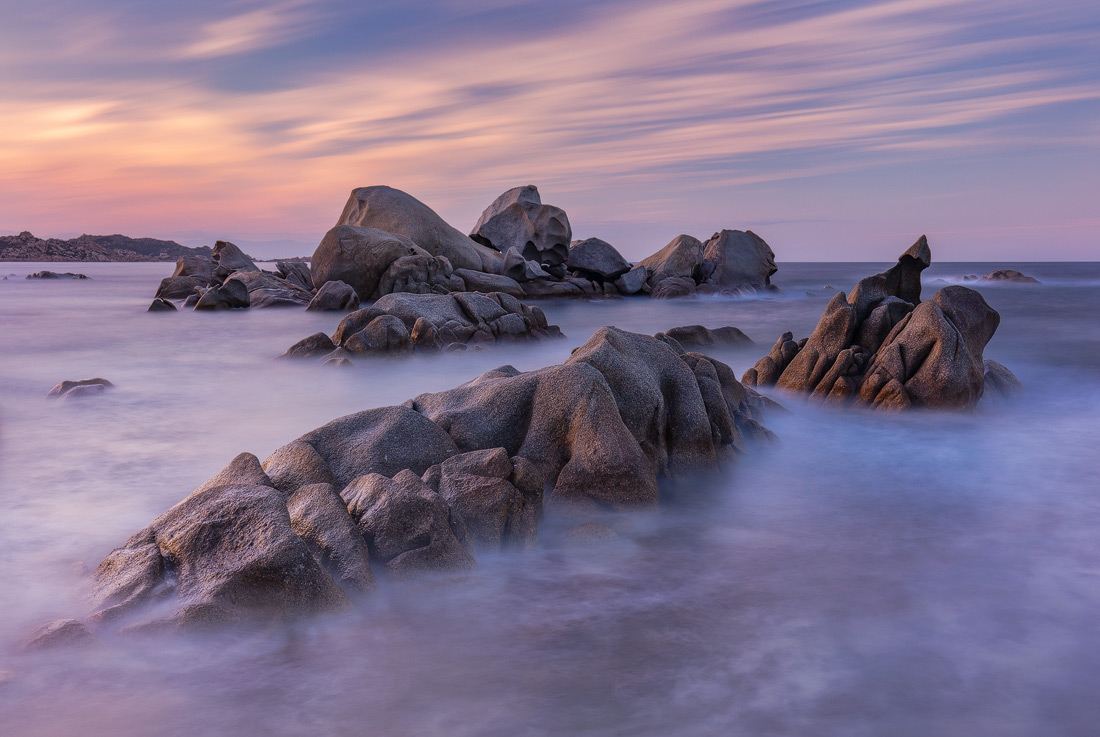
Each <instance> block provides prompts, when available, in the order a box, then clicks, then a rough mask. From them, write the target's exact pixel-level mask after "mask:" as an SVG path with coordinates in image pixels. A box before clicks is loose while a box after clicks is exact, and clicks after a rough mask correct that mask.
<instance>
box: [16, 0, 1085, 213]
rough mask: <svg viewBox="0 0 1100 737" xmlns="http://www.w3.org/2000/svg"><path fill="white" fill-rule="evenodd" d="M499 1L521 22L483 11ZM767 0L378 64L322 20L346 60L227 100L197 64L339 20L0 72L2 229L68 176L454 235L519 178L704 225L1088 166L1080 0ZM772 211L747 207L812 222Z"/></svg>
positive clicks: (202, 23)
mask: <svg viewBox="0 0 1100 737" xmlns="http://www.w3.org/2000/svg"><path fill="white" fill-rule="evenodd" d="M502 6H507V9H508V10H509V12H519V10H522V8H523V6H522V4H519V3H503V4H502V3H493V4H491V7H490V9H489V10H488V11H486V10H484V9H482V10H480V11H478V12H482V13H484V12H492V11H493V9H500V8H501V7H502ZM784 7H786V8H787V9H788V12H783V13H778V14H765V15H763V16H761V14H760V13H759V7H758V5H757V4H755V3H747V2H729V1H722V0H690V1H688V0H686V1H685V2H679V3H666V2H656V1H655V0H649V1H647V2H637V3H631V4H629V5H625V6H623V5H619V6H615V5H612V6H608V7H607V8H606V9H604V10H602V11H591V12H589V13H588V14H586V15H585V16H584V22H583V23H560V24H557V25H555V26H553V27H549V28H546V29H540V28H538V27H530V28H526V27H523V26H522V25H520V24H516V28H517V29H519V31H518V32H515V33H511V34H496V35H493V36H491V37H487V38H475V37H471V36H469V35H462V36H458V37H454V38H447V37H446V35H445V34H444V36H443V40H441V41H438V42H436V41H433V42H431V43H421V44H417V43H410V44H407V45H399V46H398V47H397V48H389V47H387V49H386V51H385V53H373V52H372V51H371V49H372V39H377V38H379V37H380V34H382V33H383V32H384V29H366V30H363V29H350V28H349V29H346V30H345V29H338V31H337V30H332V29H330V31H329V32H331V33H339V34H343V35H348V34H358V35H357V36H356V37H357V38H359V37H361V38H362V45H363V53H364V54H365V56H364V57H362V58H359V57H357V56H356V53H355V52H354V50H352V51H348V49H347V48H346V47H344V48H343V49H342V50H341V51H340V53H339V54H336V53H335V52H333V54H334V55H333V56H332V57H331V59H330V63H325V58H326V57H325V56H324V55H325V53H326V44H325V43H324V42H323V41H318V42H316V43H313V42H311V43H310V44H309V45H310V46H312V47H314V50H313V51H310V52H308V53H309V54H310V56H308V57H303V58H302V59H301V62H302V65H303V66H305V67H308V68H309V69H311V70H313V71H311V72H310V73H309V74H302V75H300V76H298V77H295V78H293V79H292V80H288V81H287V83H286V84H283V85H279V86H275V87H274V88H266V87H265V88H263V89H262V90H261V89H257V90H254V91H245V92H239V91H233V92H227V91H225V90H223V89H222V88H220V87H219V86H217V85H212V84H209V83H208V80H207V78H206V77H205V76H204V75H203V74H200V73H199V71H198V70H197V69H195V68H192V66H190V65H192V64H207V63H211V60H214V62H217V61H218V60H229V59H233V58H237V57H242V56H247V55H249V54H256V53H265V52H270V53H280V49H281V48H287V47H288V46H287V45H288V44H294V42H295V41H296V40H298V39H301V38H303V37H304V36H307V35H309V34H316V33H320V32H321V31H319V30H318V29H319V28H320V26H321V25H323V22H329V21H331V19H333V18H336V19H337V20H338V19H339V13H338V12H336V11H335V10H334V9H333V8H331V7H324V6H323V4H320V3H304V2H290V3H278V4H272V5H265V6H262V7H260V6H255V5H253V6H240V7H238V8H236V12H234V13H233V14H231V15H228V16H218V17H216V18H208V17H203V18H200V19H192V21H191V23H190V25H189V26H188V28H189V29H190V30H189V31H188V32H187V33H184V34H182V38H184V39H185V41H184V43H183V45H182V46H178V45H177V46H176V47H175V50H174V51H170V52H168V54H167V55H168V56H169V57H173V58H175V59H176V60H177V61H176V63H175V64H168V65H167V66H161V67H156V65H157V64H161V63H163V59H164V57H165V52H164V51H159V52H155V51H153V50H149V51H148V52H147V53H148V54H149V58H150V63H151V64H152V65H153V66H154V67H156V68H155V69H154V70H153V71H150V72H148V73H143V72H142V71H140V70H137V69H135V70H134V73H133V74H132V76H125V75H118V74H115V75H113V76H112V75H105V76H103V77H102V78H98V79H95V80H93V81H92V82H91V83H88V82H85V81H82V83H81V84H74V83H73V82H72V81H70V80H66V79H64V78H56V79H52V80H43V79H35V80H33V82H31V81H28V82H26V83H20V81H19V80H10V79H9V80H8V81H7V82H3V81H0V119H2V120H4V121H5V122H4V124H3V126H0V171H3V172H4V173H3V174H0V195H4V196H5V197H6V198H7V199H8V200H9V201H18V202H19V203H20V209H19V210H11V211H9V212H5V211H4V210H0V215H2V216H3V221H2V222H0V226H8V227H24V225H23V222H20V223H16V222H14V219H15V217H14V216H15V215H16V214H26V213H31V214H32V215H31V218H32V219H33V218H34V217H36V215H34V213H42V214H41V215H37V216H38V217H44V213H45V211H46V210H47V209H48V208H47V207H45V206H42V205H36V204H35V203H36V202H50V201H51V194H50V193H51V192H56V191H57V189H58V187H59V186H60V184H61V183H67V184H73V183H76V184H77V185H78V186H79V185H84V186H83V187H82V188H81V189H79V191H78V192H77V193H76V194H73V195H70V196H72V197H74V203H79V204H78V205H77V204H74V207H73V209H72V212H73V213H76V212H84V213H96V214H95V215H94V217H107V216H109V217H114V218H116V222H117V221H118V220H124V219H125V218H137V219H138V221H139V222H142V223H150V224H151V223H154V222H159V223H161V224H162V228H161V232H163V229H164V227H169V228H170V227H183V226H184V224H185V223H186V226H187V227H188V228H193V227H194V223H195V222H196V220H199V221H202V222H206V223H209V224H210V225H209V227H212V228H213V227H222V226H230V225H236V226H239V227H241V228H244V229H249V230H253V231H255V230H257V229H258V228H259V227H260V226H262V225H263V224H267V225H268V226H269V227H271V229H272V230H276V229H278V228H285V229H287V230H292V231H296V232H297V231H302V230H307V229H310V228H312V227H316V228H317V229H318V231H320V230H323V229H324V227H325V226H326V225H327V224H328V223H329V222H330V221H331V220H332V219H333V218H335V215H336V213H337V212H338V210H339V207H340V204H341V201H342V197H343V195H344V194H345V193H346V191H347V190H349V189H350V188H351V187H353V186H357V185H362V184H370V183H382V182H385V183H390V184H393V185H394V186H399V187H402V188H405V189H408V190H410V191H412V192H413V193H415V194H416V195H418V196H420V197H422V198H423V199H425V200H427V201H429V202H430V203H431V204H432V205H433V206H435V207H437V208H438V209H440V210H441V211H442V212H443V214H444V215H445V216H448V217H450V218H451V219H453V220H455V221H456V224H457V225H459V226H460V227H463V226H467V225H469V224H470V223H471V222H472V221H473V219H475V218H476V216H477V214H478V210H479V209H480V207H481V206H483V205H484V204H485V203H486V202H487V201H488V199H490V198H491V197H492V196H494V195H495V194H496V193H497V192H499V191H500V190H502V189H504V188H506V187H508V186H513V185H514V184H516V183H526V182H527V181H534V182H536V183H538V184H540V186H541V187H542V189H543V191H544V192H546V193H547V194H548V195H550V194H553V193H557V195H556V197H554V199H556V201H557V202H558V203H559V204H566V205H568V206H569V210H570V214H571V216H572V217H573V219H574V220H575V221H578V222H582V223H583V222H584V220H585V219H588V220H591V221H593V222H596V221H600V222H608V221H609V220H615V219H622V220H635V221H639V220H640V221H646V220H650V221H658V220H659V221H660V222H662V223H664V222H669V221H673V220H675V219H676V218H677V217H679V218H681V219H682V220H683V221H684V224H683V225H682V226H681V227H680V229H684V230H689V229H691V228H693V227H698V228H700V229H701V230H703V229H706V228H709V227H713V226H712V225H711V224H712V223H714V221H715V220H716V219H717V218H720V217H728V215H724V214H723V213H725V212H726V210H727V209H728V206H727V205H724V204H723V203H724V202H728V201H729V200H730V199H731V198H733V197H734V196H735V195H736V196H737V197H738V198H739V199H746V198H745V192H746V190H747V188H751V187H755V186H759V185H762V184H765V183H777V182H784V181H794V180H800V179H804V178H806V177H822V176H830V175H839V174H844V173H846V172H858V171H861V170H867V169H875V168H879V169H881V168H882V167H884V166H888V165H896V166H902V165H910V166H922V165H924V164H925V163H926V162H929V161H935V160H937V159H939V160H942V161H944V162H945V164H944V166H948V165H949V164H950V162H951V161H953V160H957V159H958V158H959V157H963V158H966V159H968V160H971V161H983V160H984V161H986V162H991V163H992V162H996V160H997V159H998V157H1003V156H1005V155H1009V154H1012V153H1014V152H1018V151H1020V150H1021V149H1027V148H1029V147H1030V148H1034V149H1041V150H1053V149H1057V148H1058V147H1059V146H1062V147H1067V148H1073V147H1076V149H1077V150H1078V151H1085V152H1087V153H1088V155H1092V156H1095V155H1096V145H1097V144H1096V140H1095V136H1094V134H1095V131H1094V130H1093V129H1091V128H1090V127H1089V126H1088V124H1087V122H1082V121H1085V120H1086V119H1087V118H1088V115H1087V111H1088V110H1092V111H1095V109H1096V103H1097V101H1100V71H1098V70H1096V69H1095V68H1094V66H1090V65H1089V63H1088V59H1089V58H1090V52H1095V50H1096V48H1097V40H1096V39H1097V25H1098V24H1100V19H1098V16H1100V12H1096V11H1090V10H1089V9H1088V6H1086V5H1084V4H1082V5H1080V6H1079V7H1076V8H1074V9H1075V10H1076V11H1077V12H1078V13H1079V14H1081V15H1082V17H1083V18H1085V19H1086V20H1088V21H1091V23H1092V25H1089V23H1088V22H1086V23H1081V22H1078V23H1076V24H1074V23H1071V22H1070V19H1064V20H1052V19H1051V17H1050V16H1049V15H1047V16H1044V15H1041V14H1037V13H1036V12H1035V11H1034V10H1033V9H1032V7H1031V6H1030V4H1029V3H1017V2H1010V3H1004V2H995V1H994V0H973V1H968V2H962V1H961V0H892V1H887V2H867V3H861V4H856V5H852V4H836V5H830V6H825V8H824V9H823V7H822V6H814V7H813V11H812V12H809V11H807V10H805V9H801V10H800V8H799V5H798V4H784ZM220 12H221V13H224V12H225V11H224V10H222V11H220ZM991 18H992V19H996V22H995V23H994V22H992V21H991V20H990V19H991ZM425 23H428V21H425ZM372 34H373V35H372ZM429 35H430V34H429ZM333 38H334V40H333V42H332V45H333V46H335V45H336V40H338V39H337V38H336V37H335V36H334V37H333ZM433 38H438V36H433ZM295 48H296V49H297V50H296V51H295V52H294V53H297V54H302V53H307V52H303V51H301V49H300V48H298V47H295ZM1082 109H1084V110H1085V111H1086V112H1082ZM1052 131H1058V132H1059V134H1060V135H1051V133H1052ZM867 181H868V182H870V181H872V179H868V180H867ZM863 189H864V190H868V186H867V185H863ZM873 190H874V186H873V185H872V186H871V187H870V191H873ZM70 191H71V190H70ZM13 198H14V199H13ZM641 203H644V204H641ZM787 204H788V203H776V204H774V205H771V206H770V207H771V209H768V206H767V205H766V204H762V205H755V207H757V211H756V213H755V217H756V218H757V220H759V221H761V222H786V223H793V224H797V222H806V223H808V222H813V221H815V220H817V219H819V218H820V216H821V213H808V214H807V213H803V212H783V211H782V209H783V207H782V206H784V205H787ZM809 204H810V203H809V202H804V203H799V202H792V203H789V205H790V206H791V207H794V208H804V207H806V206H808V205H809ZM0 207H3V206H0ZM609 209H610V210H613V211H614V212H615V213H616V215H615V216H614V217H610V218H609V217H608V215H607V212H606V211H607V210H609ZM861 214H862V213H861V212H860V208H854V209H853V210H852V212H851V213H850V214H849V217H852V218H854V217H858V216H860V215H861ZM807 215H808V216H807ZM828 215H829V217H830V218H833V217H836V213H828ZM792 216H793V217H792ZM804 216H806V217H804ZM9 220H10V221H11V222H8V221H9ZM704 224H705V226H704ZM716 224H717V225H722V224H728V225H737V223H725V222H719V223H716ZM66 227H67V229H73V230H79V229H84V228H82V227H81V226H79V225H71V224H70V225H67V226H66ZM118 227H121V226H118ZM116 229H118V228H116Z"/></svg>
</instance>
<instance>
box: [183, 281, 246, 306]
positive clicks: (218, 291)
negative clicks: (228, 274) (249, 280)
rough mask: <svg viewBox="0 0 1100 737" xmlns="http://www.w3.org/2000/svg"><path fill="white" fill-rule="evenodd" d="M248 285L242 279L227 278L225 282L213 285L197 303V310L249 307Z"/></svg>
mask: <svg viewBox="0 0 1100 737" xmlns="http://www.w3.org/2000/svg"><path fill="white" fill-rule="evenodd" d="M249 304H251V302H250V298H249V295H248V287H247V286H245V283H244V282H243V281H241V280H240V279H227V280H226V282H225V284H222V285H221V286H217V287H211V288H210V289H207V290H206V291H205V292H203V293H202V296H201V297H199V301H198V302H196V303H195V309H196V310H231V309H237V308H245V307H248V306H249Z"/></svg>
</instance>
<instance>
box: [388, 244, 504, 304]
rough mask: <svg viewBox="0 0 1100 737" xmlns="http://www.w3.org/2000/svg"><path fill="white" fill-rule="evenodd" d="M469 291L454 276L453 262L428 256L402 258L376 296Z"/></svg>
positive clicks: (395, 264) (394, 265) (390, 270)
mask: <svg viewBox="0 0 1100 737" xmlns="http://www.w3.org/2000/svg"><path fill="white" fill-rule="evenodd" d="M475 273H479V274H480V273H481V272H475ZM485 276H494V275H493V274H486V275H485ZM465 287H466V284H465V282H463V281H462V279H461V278H460V277H458V276H457V275H456V274H455V273H454V269H453V268H452V267H451V262H450V261H448V260H447V259H446V257H444V256H429V255H428V254H426V253H425V254H416V255H413V256H402V257H401V258H399V259H397V260H396V261H394V262H393V263H392V264H390V265H389V268H387V269H386V272H385V273H384V274H382V278H381V279H379V280H378V289H377V290H376V291H375V296H376V297H381V296H382V295H384V294H392V293H394V292H412V293H414V294H432V293H435V294H446V293H447V292H461V291H462V290H463V289H465Z"/></svg>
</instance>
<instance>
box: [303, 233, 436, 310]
mask: <svg viewBox="0 0 1100 737" xmlns="http://www.w3.org/2000/svg"><path fill="white" fill-rule="evenodd" d="M413 255H423V256H427V255H429V254H428V252H427V251H425V250H424V249H423V248H420V247H419V246H418V245H416V244H415V243H414V242H413V241H412V240H411V239H410V238H408V237H406V236H404V235H395V234H393V233H388V232H386V231H384V230H378V229H377V228H365V227H357V226H354V225H337V226H336V227H335V228H332V229H331V230H329V231H328V232H327V233H325V237H324V238H322V239H321V243H320V244H319V245H318V246H317V249H316V250H315V251H314V252H313V259H312V261H311V262H310V264H311V270H312V275H313V283H314V284H315V285H316V286H317V287H319V288H322V289H323V288H324V285H325V284H326V283H328V282H331V281H341V282H344V283H345V284H348V285H350V286H351V288H352V289H354V290H355V293H356V294H357V295H359V297H360V299H375V298H377V297H379V296H381V294H380V293H379V282H380V281H381V280H382V276H383V274H385V273H386V270H387V269H388V268H389V267H390V265H391V264H392V263H393V262H394V261H397V260H398V259H399V258H402V257H403V256H413Z"/></svg>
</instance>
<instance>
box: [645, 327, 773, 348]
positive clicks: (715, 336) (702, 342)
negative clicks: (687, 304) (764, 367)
mask: <svg viewBox="0 0 1100 737" xmlns="http://www.w3.org/2000/svg"><path fill="white" fill-rule="evenodd" d="M663 334H664V335H667V336H668V337H670V338H672V339H673V340H675V341H676V342H677V343H679V344H680V345H681V346H683V347H684V348H708V347H711V346H730V345H746V344H749V343H752V340H751V339H750V338H749V336H747V335H745V334H744V333H743V332H741V331H740V330H738V329H737V328H735V327H733V326H732V325H726V326H724V327H720V328H714V329H710V328H705V327H703V326H702V325H684V326H681V327H677V328H669V329H668V330H666V331H665V332H664V333H663ZM659 335H661V334H660V333H659V334H658V336H659Z"/></svg>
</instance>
